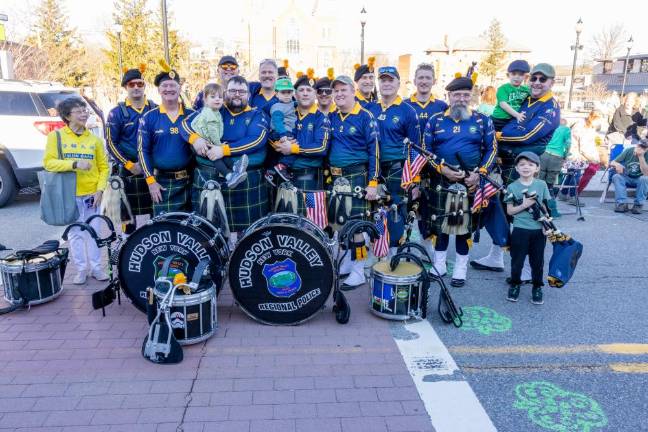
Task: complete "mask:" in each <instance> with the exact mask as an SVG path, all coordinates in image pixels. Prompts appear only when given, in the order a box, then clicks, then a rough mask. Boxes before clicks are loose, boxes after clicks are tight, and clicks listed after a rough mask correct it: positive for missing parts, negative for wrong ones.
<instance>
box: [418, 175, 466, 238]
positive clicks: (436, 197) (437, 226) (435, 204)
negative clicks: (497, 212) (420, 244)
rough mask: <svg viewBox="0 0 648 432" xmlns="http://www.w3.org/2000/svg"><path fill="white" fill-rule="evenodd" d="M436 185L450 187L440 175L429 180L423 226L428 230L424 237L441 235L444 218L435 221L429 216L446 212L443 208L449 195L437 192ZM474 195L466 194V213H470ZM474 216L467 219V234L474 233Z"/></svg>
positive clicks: (449, 183)
mask: <svg viewBox="0 0 648 432" xmlns="http://www.w3.org/2000/svg"><path fill="white" fill-rule="evenodd" d="M437 185H441V186H443V187H444V188H447V187H449V186H450V185H452V183H451V182H450V181H448V179H447V178H446V177H443V176H441V175H438V174H437V175H434V176H432V177H431V178H430V187H429V189H428V192H429V194H428V196H429V200H428V201H427V208H426V210H427V214H426V219H427V220H426V221H425V224H424V225H426V226H427V229H428V230H429V231H428V232H427V233H425V234H424V235H425V236H426V237H429V236H430V235H435V236H438V235H439V234H442V231H441V225H442V224H443V221H444V220H445V219H444V218H441V219H437V220H435V221H433V220H432V218H431V216H432V215H435V214H436V215H438V214H443V213H445V212H446V210H445V206H446V199H447V197H448V195H449V193H448V192H445V191H440V192H437V191H436V190H435V188H436V187H437ZM474 197H475V195H474V194H473V193H469V194H468V211H469V212H470V207H471V206H472V204H473V201H474ZM476 216H477V215H476V214H471V217H469V218H468V232H469V233H472V232H474V230H475V228H476V227H477V223H476V221H477V218H476Z"/></svg>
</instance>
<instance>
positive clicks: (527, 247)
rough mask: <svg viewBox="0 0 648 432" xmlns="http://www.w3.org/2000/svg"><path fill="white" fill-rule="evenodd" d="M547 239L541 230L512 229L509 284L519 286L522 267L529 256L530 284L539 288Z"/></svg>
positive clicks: (541, 283)
mask: <svg viewBox="0 0 648 432" xmlns="http://www.w3.org/2000/svg"><path fill="white" fill-rule="evenodd" d="M546 244H547V237H545V235H544V233H543V232H542V230H541V229H532V230H530V229H524V228H518V227H514V228H513V233H512V234H511V284H513V285H516V284H520V283H521V282H522V281H521V280H520V277H521V275H522V266H524V259H525V258H526V256H527V255H528V256H529V264H530V265H531V282H532V283H533V286H534V287H541V286H542V285H544V284H543V282H542V270H543V268H544V250H545V245H546Z"/></svg>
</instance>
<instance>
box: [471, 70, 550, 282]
mask: <svg viewBox="0 0 648 432" xmlns="http://www.w3.org/2000/svg"><path fill="white" fill-rule="evenodd" d="M555 76H556V72H555V70H554V68H553V66H551V65H550V64H548V63H538V64H537V65H535V67H534V68H533V69H531V73H530V78H529V86H530V91H531V95H530V96H529V97H528V98H527V99H526V100H525V101H524V102H523V103H522V106H521V107H520V114H524V120H523V121H522V122H519V121H518V120H516V119H511V120H510V121H509V122H508V123H507V124H506V125H505V126H504V128H503V129H502V131H501V132H497V135H496V137H497V142H498V146H499V157H500V159H501V168H502V180H503V182H504V184H505V185H508V184H510V183H511V182H512V181H514V180H515V179H516V178H517V172H516V171H515V158H516V157H517V155H519V154H520V153H522V152H523V151H530V152H533V153H535V154H537V155H538V156H540V155H542V153H544V151H545V148H546V147H547V143H548V142H549V141H550V140H551V137H552V136H553V133H554V131H555V130H556V129H557V128H558V126H560V106H559V105H558V102H556V100H555V99H554V98H553V94H552V93H551V87H552V86H553V83H554V77H555ZM470 265H471V266H472V267H473V268H475V269H478V270H491V271H496V272H502V271H504V253H503V250H502V247H501V246H497V245H492V246H491V249H490V252H489V253H488V255H486V256H485V257H482V258H480V259H478V260H474V261H471V262H470ZM530 279H531V268H530V267H529V265H528V261H527V262H525V265H524V269H523V270H522V280H523V281H526V280H530Z"/></svg>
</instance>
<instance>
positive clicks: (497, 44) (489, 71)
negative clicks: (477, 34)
mask: <svg viewBox="0 0 648 432" xmlns="http://www.w3.org/2000/svg"><path fill="white" fill-rule="evenodd" d="M482 37H483V38H485V39H486V40H487V41H488V54H486V56H485V57H484V58H483V59H482V61H481V63H480V65H479V72H480V74H481V75H484V76H486V77H489V78H490V83H491V84H493V82H494V81H495V77H496V76H497V73H498V72H499V71H500V70H501V69H502V67H503V66H504V61H505V59H506V52H505V51H504V48H505V47H506V37H505V36H504V33H502V25H501V24H500V22H499V21H498V20H497V19H494V20H493V21H491V23H490V26H489V27H488V30H487V31H486V32H485V33H484V34H483V35H482Z"/></svg>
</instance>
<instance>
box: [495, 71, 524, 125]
mask: <svg viewBox="0 0 648 432" xmlns="http://www.w3.org/2000/svg"><path fill="white" fill-rule="evenodd" d="M530 70H531V68H530V67H529V63H527V62H526V60H514V61H512V62H511V64H510V65H509V66H508V69H507V74H506V75H507V76H508V77H509V80H510V81H509V82H508V83H507V84H503V85H501V86H500V87H499V88H498V89H497V104H496V105H495V109H494V110H493V115H492V116H491V118H492V119H493V125H494V126H495V130H496V131H498V132H499V131H501V130H502V128H503V127H504V125H505V124H506V123H508V122H509V120H511V119H512V118H515V119H516V120H517V121H518V122H522V121H524V114H522V113H520V112H519V111H520V107H521V106H522V102H524V100H525V99H526V98H527V97H529V87H527V86H525V85H524V81H525V80H526V78H527V76H528V75H529V71H530Z"/></svg>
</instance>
